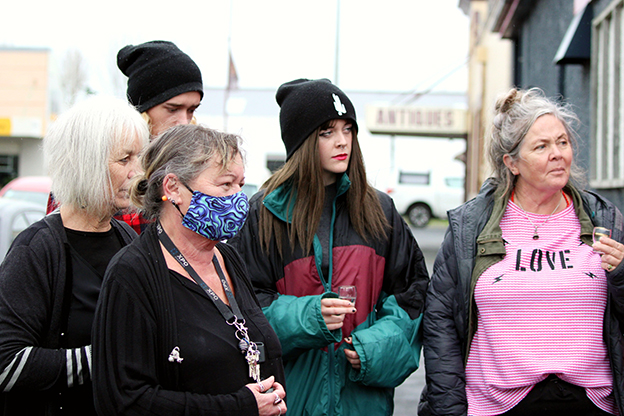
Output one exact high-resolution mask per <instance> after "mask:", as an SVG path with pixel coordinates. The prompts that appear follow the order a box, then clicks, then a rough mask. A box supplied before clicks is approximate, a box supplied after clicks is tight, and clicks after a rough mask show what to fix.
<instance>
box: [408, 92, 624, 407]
mask: <svg viewBox="0 0 624 416" xmlns="http://www.w3.org/2000/svg"><path fill="white" fill-rule="evenodd" d="M576 121H577V118H576V116H575V115H574V113H573V112H572V111H571V110H570V109H569V107H568V106H566V105H562V104H561V103H559V102H557V101H554V100H551V99H548V98H547V97H545V96H544V94H543V93H542V92H541V91H540V90H537V89H530V90H517V89H513V90H511V91H509V93H507V94H506V95H504V96H502V97H501V98H500V99H499V100H498V101H497V103H496V108H495V117H494V121H493V125H492V126H491V135H490V139H491V140H490V144H489V147H490V148H489V156H490V163H491V166H492V167H493V168H494V177H493V178H492V179H490V180H488V181H487V182H486V183H485V184H484V185H483V187H482V189H481V191H480V193H479V195H478V196H477V197H476V198H474V199H472V200H471V201H468V202H466V203H465V204H464V205H462V206H460V207H458V208H456V209H454V210H451V211H449V229H448V231H447V233H446V236H445V239H444V242H443V244H442V248H441V250H440V251H439V252H438V255H437V258H436V261H435V265H434V268H433V275H432V278H431V284H430V285H429V289H428V292H427V302H426V306H425V313H424V319H423V325H424V351H425V367H426V370H427V386H426V388H425V390H424V391H423V395H422V397H421V401H420V405H419V414H420V415H445V416H449V415H466V414H468V415H475V416H477V415H507V416H515V415H532V416H538V415H549V416H552V415H566V416H572V415H583V416H591V415H594V416H598V415H610V414H624V357H623V350H622V345H623V342H624V338H623V336H622V332H623V331H622V326H621V325H622V323H624V320H623V319H622V317H623V316H624V268H623V267H622V258H623V257H624V245H622V241H623V239H624V228H623V226H624V224H623V223H622V214H621V212H620V211H619V210H618V208H617V207H616V206H615V205H614V204H612V203H611V202H609V201H608V200H607V199H605V198H603V197H601V196H600V195H598V194H596V193H593V192H587V191H583V190H582V187H581V186H582V183H583V181H582V180H583V176H582V175H581V174H580V173H579V172H580V171H579V169H578V168H577V167H576V164H575V162H574V144H575V132H574V129H573V125H574V123H575V122H576ZM595 226H601V227H606V228H608V229H610V230H611V231H612V235H611V238H609V237H607V236H603V237H600V239H599V240H598V239H597V240H595V241H593V240H592V231H593V228H594V227H595Z"/></svg>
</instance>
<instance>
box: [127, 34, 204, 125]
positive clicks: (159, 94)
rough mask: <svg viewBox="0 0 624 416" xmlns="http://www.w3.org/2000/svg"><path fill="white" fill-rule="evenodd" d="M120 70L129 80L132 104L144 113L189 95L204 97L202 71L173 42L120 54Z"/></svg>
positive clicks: (154, 43) (150, 44)
mask: <svg viewBox="0 0 624 416" xmlns="http://www.w3.org/2000/svg"><path fill="white" fill-rule="evenodd" d="M117 66H118V67H119V69H120V70H121V72H123V73H124V75H126V76H127V77H128V91H127V95H128V101H129V102H130V104H132V105H134V106H135V107H136V108H137V110H138V111H139V112H140V113H142V112H144V111H146V110H149V109H150V108H152V107H154V106H157V105H158V104H161V103H164V102H165V101H167V100H169V99H171V98H173V97H175V96H177V95H180V94H184V93H185V92H191V91H197V92H198V93H199V95H200V97H201V98H203V96H204V88H203V84H202V77H201V72H200V70H199V67H198V66H197V64H195V62H194V61H193V60H192V59H191V58H190V57H189V56H188V55H187V54H185V53H184V52H182V51H181V50H180V49H179V48H178V47H177V46H176V45H175V44H173V43H171V42H168V41H163V40H156V41H152V42H146V43H142V44H140V45H128V46H125V47H123V48H122V49H121V50H120V51H119V52H118V53H117Z"/></svg>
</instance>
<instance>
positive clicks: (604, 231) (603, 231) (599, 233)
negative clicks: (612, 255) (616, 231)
mask: <svg viewBox="0 0 624 416" xmlns="http://www.w3.org/2000/svg"><path fill="white" fill-rule="evenodd" d="M593 237H594V244H595V243H597V242H598V241H599V240H600V237H609V238H611V230H610V229H608V228H605V227H594V232H593Z"/></svg>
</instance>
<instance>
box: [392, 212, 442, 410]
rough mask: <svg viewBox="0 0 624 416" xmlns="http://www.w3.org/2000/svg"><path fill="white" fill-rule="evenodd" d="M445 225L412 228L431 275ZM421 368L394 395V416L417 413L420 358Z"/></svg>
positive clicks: (422, 373) (421, 379)
mask: <svg viewBox="0 0 624 416" xmlns="http://www.w3.org/2000/svg"><path fill="white" fill-rule="evenodd" d="M445 231H446V224H442V223H438V222H434V223H433V224H430V225H428V226H427V227H426V228H412V232H413V233H414V237H416V241H418V245H419V246H420V249H421V250H422V252H423V254H424V255H425V260H426V261H427V271H428V272H429V275H431V273H432V271H433V262H434V260H435V256H436V254H437V252H438V249H439V248H440V245H441V244H442V240H443V239H444V232H445ZM420 364H421V367H420V368H419V369H418V370H416V372H415V373H414V374H412V375H411V376H410V377H409V378H408V379H407V380H405V382H404V383H403V384H401V385H400V386H399V387H397V389H396V390H395V393H394V415H395V416H416V413H417V411H418V401H419V400H420V392H421V391H422V389H423V387H424V386H425V369H424V367H423V364H424V359H423V357H422V356H421V359H420Z"/></svg>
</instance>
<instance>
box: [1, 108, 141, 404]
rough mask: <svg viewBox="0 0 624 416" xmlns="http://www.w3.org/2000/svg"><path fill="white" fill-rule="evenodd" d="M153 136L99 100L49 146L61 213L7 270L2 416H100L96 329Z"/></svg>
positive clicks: (60, 129)
mask: <svg viewBox="0 0 624 416" xmlns="http://www.w3.org/2000/svg"><path fill="white" fill-rule="evenodd" d="M148 137H149V132H148V128H147V124H146V122H145V121H144V120H143V119H142V118H141V115H140V114H139V113H138V112H137V111H136V110H135V109H134V108H133V107H131V106H130V105H129V104H127V103H126V102H125V101H123V100H118V99H114V98H108V97H94V98H90V99H88V100H85V101H83V102H81V103H79V104H77V105H76V106H74V107H73V108H72V109H70V110H69V111H67V112H66V113H64V114H62V115H61V116H60V117H59V118H58V120H56V121H55V122H54V123H53V124H52V126H51V128H50V130H49V132H48V134H47V135H46V136H45V137H44V140H43V151H44V156H45V160H46V163H47V165H48V172H49V175H50V177H51V178H52V183H53V185H52V188H53V191H54V194H55V196H56V198H57V199H58V201H59V202H60V203H61V208H60V210H57V211H55V212H54V213H52V214H50V215H48V216H47V217H45V218H43V219H42V220H40V221H38V222H36V223H34V224H33V225H31V226H30V227H29V228H28V229H26V230H25V231H24V232H22V233H21V234H20V235H19V236H18V237H17V238H16V239H15V241H14V243H13V245H12V247H11V249H10V250H9V252H8V254H7V256H6V258H5V260H4V262H3V263H2V265H1V266H0V391H1V392H2V393H1V394H0V414H2V415H17V414H20V415H25V414H27V415H56V414H64V415H95V414H96V413H95V408H94V406H93V392H92V387H91V375H90V373H91V345H90V344H91V326H92V323H93V316H94V313H95V306H96V303H97V300H98V297H99V293H100V287H101V285H102V278H103V276H104V272H105V270H106V267H107V265H108V263H109V261H110V260H111V258H112V257H113V256H114V255H115V254H116V253H117V251H119V250H120V249H121V248H122V247H124V246H126V245H127V244H129V243H130V242H131V241H132V240H133V239H134V238H135V237H136V233H135V232H134V231H133V230H132V229H131V228H130V227H129V226H127V225H126V224H125V223H121V222H119V221H117V220H115V219H113V218H112V217H113V214H114V213H115V212H117V211H118V210H120V209H122V208H126V207H128V206H129V202H130V200H129V194H128V190H129V187H130V181H131V179H132V177H133V176H134V174H135V172H136V170H137V168H138V167H139V166H138V163H137V159H138V154H139V152H140V151H141V149H142V148H143V146H144V145H145V144H146V143H147V141H148Z"/></svg>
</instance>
